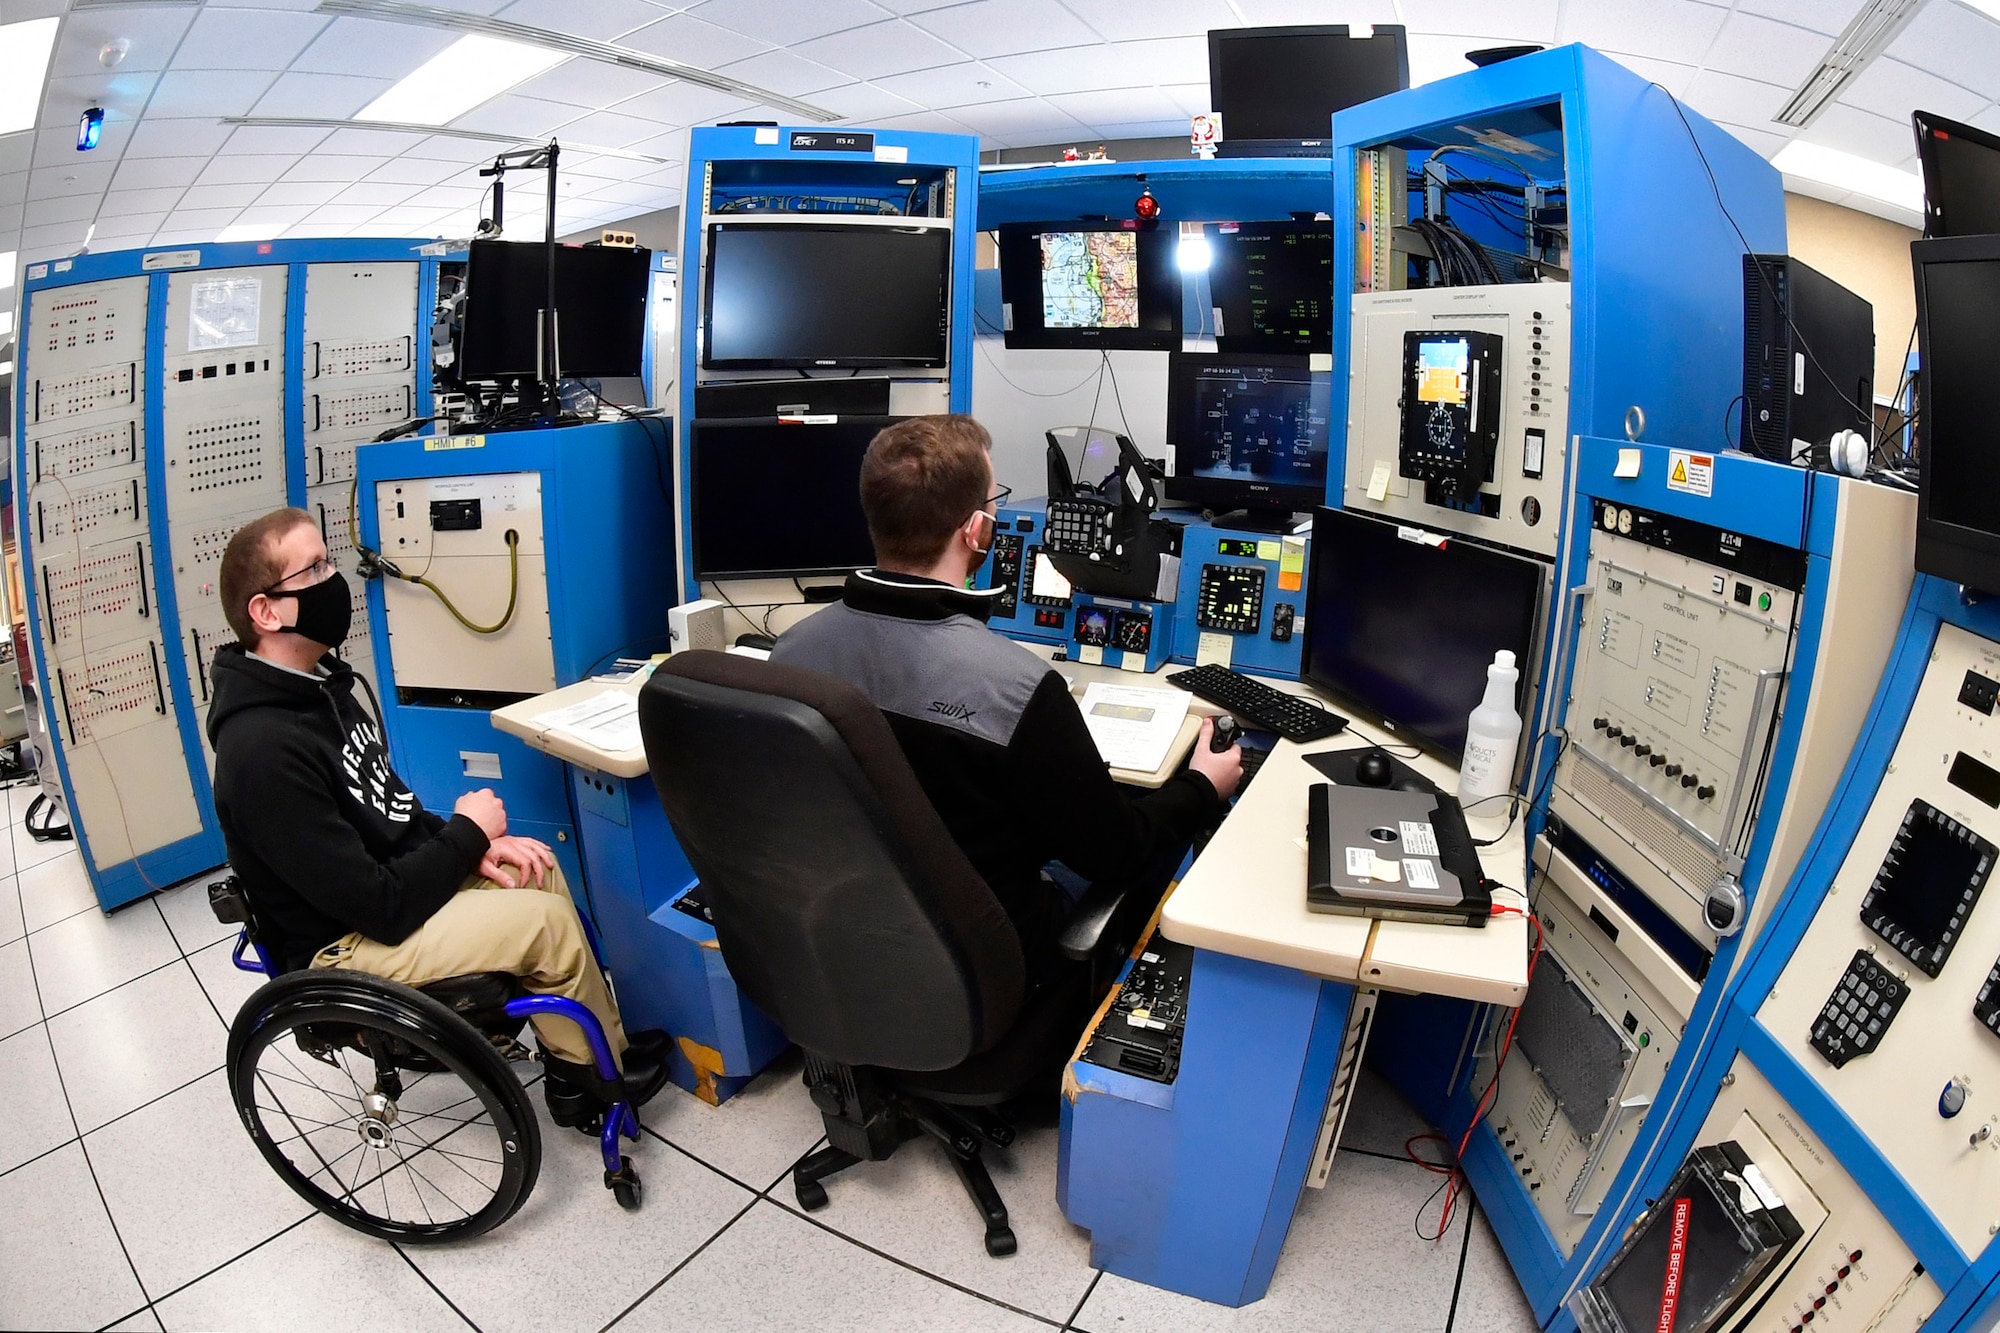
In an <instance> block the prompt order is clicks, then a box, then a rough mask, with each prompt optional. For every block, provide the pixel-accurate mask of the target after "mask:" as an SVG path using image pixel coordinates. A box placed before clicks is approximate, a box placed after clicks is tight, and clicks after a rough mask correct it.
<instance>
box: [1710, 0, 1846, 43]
mask: <svg viewBox="0 0 2000 1333" xmlns="http://www.w3.org/2000/svg"><path fill="white" fill-rule="evenodd" d="M1860 7H1861V6H1860V4H1859V3H1858V2H1857V0H1841V3H1839V4H1834V3H1832V2H1831V0H1737V3H1736V9H1737V12H1738V13H1742V14H1761V15H1762V16H1764V17H1765V18H1772V19H1777V20H1779V21H1780V22H1783V23H1789V24H1791V25H1793V26H1794V27H1799V28H1810V29H1812V30H1813V31H1814V32H1819V33H1825V34H1826V35H1827V36H1829V37H1832V36H1836V35H1838V34H1839V33H1841V32H1844V31H1846V29H1847V25H1848V22H1849V21H1850V20H1851V19H1853V17H1854V14H1855V11H1856V10H1858V9H1860Z"/></svg>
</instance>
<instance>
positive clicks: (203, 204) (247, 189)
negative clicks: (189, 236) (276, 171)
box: [176, 181, 266, 208]
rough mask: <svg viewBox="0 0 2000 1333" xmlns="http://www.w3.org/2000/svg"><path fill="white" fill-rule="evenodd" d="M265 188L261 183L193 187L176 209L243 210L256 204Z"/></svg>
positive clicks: (182, 197) (183, 196) (190, 187)
mask: <svg viewBox="0 0 2000 1333" xmlns="http://www.w3.org/2000/svg"><path fill="white" fill-rule="evenodd" d="M265 188H266V187H265V185H264V184H263V182H261V181H256V182H250V183H247V184H242V185H191V186H189V187H188V191H187V193H186V194H184V195H182V196H181V200H180V203H179V204H177V205H176V207H178V208H243V207H246V206H247V205H250V204H254V203H256V202H257V197H258V196H259V195H261V194H263V193H264V190H265Z"/></svg>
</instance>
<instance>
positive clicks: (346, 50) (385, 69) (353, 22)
mask: <svg viewBox="0 0 2000 1333" xmlns="http://www.w3.org/2000/svg"><path fill="white" fill-rule="evenodd" d="M464 35H465V34H463V33H458V32H447V31H443V30H440V29H437V28H424V27H418V26H417V25H415V24H411V23H377V22H375V21H374V20H372V19H358V18H348V17H345V16H343V17H341V18H337V19H335V20H334V21H333V26H331V27H329V28H328V29H327V30H326V31H325V32H323V33H321V34H320V35H319V39H318V40H317V41H315V42H314V43H313V44H312V45H311V46H309V47H307V48H306V50H305V53H304V54H303V55H301V56H300V57H299V58H298V59H297V60H295V61H293V62H292V66H291V67H292V69H293V70H294V71H296V72H299V73H306V74H359V75H364V76H366V77H369V78H378V79H379V78H383V77H385V76H386V77H388V78H391V79H400V78H402V77H403V76H404V75H405V74H409V73H411V72H412V71H414V70H415V69H416V68H417V67H418V66H419V65H422V64H423V63H424V62H425V61H426V60H429V59H430V58H431V57H432V56H434V55H436V54H437V53H438V52H440V51H442V50H444V49H445V48H446V47H447V46H450V45H451V44H452V43H453V42H456V41H457V40H458V39H459V38H460V37H462V36H464Z"/></svg>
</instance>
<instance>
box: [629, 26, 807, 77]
mask: <svg viewBox="0 0 2000 1333" xmlns="http://www.w3.org/2000/svg"><path fill="white" fill-rule="evenodd" d="M618 44H619V45H620V46H629V47H631V48H632V49H633V50H634V51H644V52H645V53H646V54H647V55H654V56H665V57H666V58H667V59H669V60H678V61H680V62H681V63H682V64H683V65H693V66H695V67H696V68H698V69H714V68H715V67H716V66H717V65H723V64H727V63H728V62H729V61H732V60H741V59H743V58H744V57H745V56H753V55H756V54H757V53H758V52H759V51H765V50H769V49H770V45H771V44H770V43H768V42H763V41H759V40H758V39H757V38H755V37H748V36H745V35H744V34H743V33H740V32H736V31H733V30H732V29H729V28H724V27H720V26H718V25H717V24H714V23H704V22H702V21H701V20H700V19H698V18H695V17H693V16H692V15H688V14H674V15H671V16H669V17H667V18H663V19H661V20H660V21H659V22H657V23H654V24H651V25H649V26H647V27H644V28H641V29H639V30H638V31H637V32H628V33H626V34H625V35H624V36H623V37H621V38H619V39H618Z"/></svg>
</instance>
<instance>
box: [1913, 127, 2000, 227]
mask: <svg viewBox="0 0 2000 1333" xmlns="http://www.w3.org/2000/svg"><path fill="white" fill-rule="evenodd" d="M1910 120H1911V122H1912V123H1913V124H1914V125H1915V126H1916V130H1917V160H1918V161H1919V162H1921V163H1922V164H1923V169H1924V235H1926V236H1930V237H1945V236H1990V235H1992V234H1993V233H1994V232H2000V136H1996V135H1992V134H1988V133H1987V132H1986V131H1985V130H1979V129H1974V128H1973V127H1972V126H1970V125H1961V124H1959V123H1958V122H1957V121H1955V120H1946V119H1945V118H1944V117H1943V116H1934V115H1932V114H1931V113H1930V112H1928V111H1919V112H1916V113H1915V114H1913V115H1912V116H1911V117H1910Z"/></svg>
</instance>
